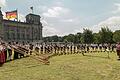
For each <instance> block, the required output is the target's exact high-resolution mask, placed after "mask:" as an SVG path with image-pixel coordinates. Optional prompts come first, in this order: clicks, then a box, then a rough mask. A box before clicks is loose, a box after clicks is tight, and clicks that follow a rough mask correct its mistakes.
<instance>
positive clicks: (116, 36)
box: [113, 30, 120, 42]
mask: <svg viewBox="0 0 120 80" xmlns="http://www.w3.org/2000/svg"><path fill="white" fill-rule="evenodd" d="M113 41H115V42H120V30H116V31H115V32H114V33H113Z"/></svg>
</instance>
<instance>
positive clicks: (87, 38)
mask: <svg viewBox="0 0 120 80" xmlns="http://www.w3.org/2000/svg"><path fill="white" fill-rule="evenodd" d="M83 30H84V31H83V35H82V37H83V38H81V39H83V42H84V43H87V44H89V43H93V33H92V31H91V30H89V29H83Z"/></svg>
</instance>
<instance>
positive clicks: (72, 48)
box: [34, 45, 116, 54]
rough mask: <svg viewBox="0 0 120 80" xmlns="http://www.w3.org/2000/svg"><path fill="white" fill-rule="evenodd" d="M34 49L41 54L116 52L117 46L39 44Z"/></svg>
mask: <svg viewBox="0 0 120 80" xmlns="http://www.w3.org/2000/svg"><path fill="white" fill-rule="evenodd" d="M34 49H35V50H36V51H37V52H39V53H41V54H46V53H55V54H60V53H63V54H64V53H65V54H69V53H81V52H84V53H86V52H105V51H109V52H115V51H116V46H115V45H111V46H86V45H39V46H35V47H34Z"/></svg>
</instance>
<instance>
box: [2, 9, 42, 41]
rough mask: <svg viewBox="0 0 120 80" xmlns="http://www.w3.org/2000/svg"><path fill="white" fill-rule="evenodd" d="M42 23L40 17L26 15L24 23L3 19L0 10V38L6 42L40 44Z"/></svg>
mask: <svg viewBox="0 0 120 80" xmlns="http://www.w3.org/2000/svg"><path fill="white" fill-rule="evenodd" d="M42 28H43V27H42V23H41V22H40V16H39V15H35V14H28V15H27V16H26V22H20V21H11V20H5V19H3V15H2V12H1V10H0V38H2V39H3V40H4V41H6V42H11V41H15V42H37V43H39V42H42Z"/></svg>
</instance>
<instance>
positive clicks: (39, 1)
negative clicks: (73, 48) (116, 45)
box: [0, 0, 120, 36]
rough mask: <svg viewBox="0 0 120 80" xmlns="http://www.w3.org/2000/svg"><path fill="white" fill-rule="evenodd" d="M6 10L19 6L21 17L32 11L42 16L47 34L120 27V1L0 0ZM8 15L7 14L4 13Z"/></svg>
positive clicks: (64, 33) (3, 9) (44, 34)
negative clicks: (102, 27) (31, 8)
mask: <svg viewBox="0 0 120 80" xmlns="http://www.w3.org/2000/svg"><path fill="white" fill-rule="evenodd" d="M0 6H1V7H2V11H3V13H4V12H6V11H12V10H15V9H18V12H19V19H20V20H21V21H24V20H25V18H24V17H25V15H27V14H28V13H30V12H31V10H30V7H31V6H33V8H34V13H35V14H39V15H40V16H41V22H42V23H43V36H51V35H66V34H70V33H77V32H82V31H83V28H88V29H91V30H93V32H98V31H99V30H100V27H101V26H109V28H110V29H111V30H112V31H115V30H118V29H120V0H0ZM4 15H5V14H4Z"/></svg>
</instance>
